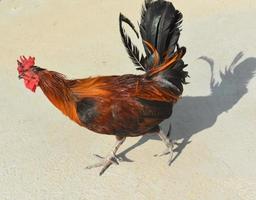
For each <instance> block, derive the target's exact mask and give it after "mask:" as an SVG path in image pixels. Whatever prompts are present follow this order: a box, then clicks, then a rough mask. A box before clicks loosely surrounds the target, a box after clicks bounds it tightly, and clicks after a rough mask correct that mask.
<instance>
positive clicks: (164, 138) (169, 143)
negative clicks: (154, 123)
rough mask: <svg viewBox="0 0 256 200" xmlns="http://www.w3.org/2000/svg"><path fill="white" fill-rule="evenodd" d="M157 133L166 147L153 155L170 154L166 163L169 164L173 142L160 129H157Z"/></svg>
mask: <svg viewBox="0 0 256 200" xmlns="http://www.w3.org/2000/svg"><path fill="white" fill-rule="evenodd" d="M157 134H158V135H159V137H160V138H161V140H162V141H163V142H164V144H165V145H166V147H167V149H166V150H165V151H164V152H163V153H161V154H158V155H155V156H164V155H167V154H170V156H169V160H168V164H169V165H171V163H172V156H173V142H172V140H170V139H169V138H168V137H167V136H166V135H165V134H164V132H163V131H162V130H159V132H158V133H157Z"/></svg>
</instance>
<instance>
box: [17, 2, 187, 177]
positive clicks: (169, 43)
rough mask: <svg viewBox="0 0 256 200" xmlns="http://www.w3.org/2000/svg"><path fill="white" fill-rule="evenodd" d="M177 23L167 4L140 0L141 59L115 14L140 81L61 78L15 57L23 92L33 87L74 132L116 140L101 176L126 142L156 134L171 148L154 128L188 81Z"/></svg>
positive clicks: (122, 18) (130, 76) (131, 78)
mask: <svg viewBox="0 0 256 200" xmlns="http://www.w3.org/2000/svg"><path fill="white" fill-rule="evenodd" d="M181 21H182V14H181V13H180V12H179V11H177V10H176V9H175V8H174V7H173V5H172V4H171V3H170V2H166V1H163V0H157V1H151V0H146V1H145V5H144V7H143V10H142V17H141V23H140V35H141V37H142V42H143V46H144V48H145V53H146V55H145V56H144V55H140V53H139V50H138V48H137V47H136V46H135V45H134V44H133V43H132V42H131V39H130V37H129V36H128V35H127V34H126V33H125V30H124V28H123V26H122V24H123V23H127V24H128V25H129V26H130V27H131V28H132V29H133V30H134V32H135V33H136V35H137V36H139V34H138V32H137V31H136V29H135V27H134V25H133V24H132V22H131V21H130V20H129V19H128V18H126V17H125V16H124V15H122V14H120V17H119V29H120V33H121V38H122V41H123V44H124V46H125V48H126V50H127V53H128V55H129V56H130V58H131V60H132V61H133V63H134V64H135V65H136V66H137V69H138V70H142V71H144V73H143V74H141V75H133V74H126V75H121V76H98V77H89V78H84V79H67V78H66V77H65V76H64V75H62V74H61V73H58V72H54V71H49V70H47V69H43V68H41V67H37V66H35V58H33V57H29V58H28V59H27V58H25V57H21V58H20V61H18V72H19V77H20V78H23V79H24V83H25V86H26V87H27V88H28V89H30V90H32V91H33V92H35V90H36V88H37V86H39V87H40V88H41V89H42V91H43V92H44V94H45V95H46V96H47V98H48V99H49V100H50V102H51V103H52V104H53V105H54V106H55V107H56V108H58V109H59V110H60V111H61V112H62V113H63V114H64V115H66V116H68V117H69V118H70V119H71V120H73V121H74V122H76V123H77V124H79V125H80V126H83V127H86V128H88V129H90V130H92V131H94V132H97V133H100V134H107V135H115V136H116V138H117V146H116V148H115V150H114V151H113V155H112V156H110V157H109V158H108V159H107V160H105V163H103V164H102V165H103V166H104V167H103V169H102V171H101V173H103V172H104V171H105V169H106V168H107V167H108V166H109V164H111V163H112V162H113V160H115V159H116V157H115V152H116V151H117V149H118V148H117V147H119V146H120V145H121V144H122V143H123V141H124V139H125V138H126V137H134V136H140V135H144V134H147V133H152V132H157V133H159V135H160V137H161V138H162V139H163V141H164V142H165V144H166V145H167V147H168V151H171V147H172V145H171V142H170V141H169V140H168V138H166V136H165V135H164V134H162V133H161V131H160V129H159V126H158V125H159V123H161V122H162V121H163V120H164V119H167V118H169V117H170V116H171V114H172V108H173V104H174V103H175V102H177V100H178V99H179V97H180V96H181V94H182V92H183V86H182V84H184V83H186V82H185V78H186V77H187V76H188V74H187V72H185V71H184V70H183V69H184V68H185V67H186V65H185V64H184V62H183V61H182V57H183V56H184V54H185V52H186V49H185V47H181V48H180V47H179V45H178V39H179V35H180V28H179V26H180V24H181ZM168 141H169V142H168ZM97 166H98V165H97Z"/></svg>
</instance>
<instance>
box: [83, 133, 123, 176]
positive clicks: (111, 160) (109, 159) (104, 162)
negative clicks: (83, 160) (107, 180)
mask: <svg viewBox="0 0 256 200" xmlns="http://www.w3.org/2000/svg"><path fill="white" fill-rule="evenodd" d="M124 141H125V137H116V143H115V145H114V148H113V150H112V151H111V153H110V154H109V155H108V156H106V157H105V158H104V157H101V156H99V155H95V156H96V157H98V158H100V160H101V161H100V162H98V163H96V164H94V165H90V166H87V167H86V169H92V168H95V167H102V169H101V171H100V175H102V174H103V173H104V172H105V171H106V169H107V168H108V167H109V166H110V165H111V164H119V163H118V161H119V158H118V157H117V156H116V152H117V150H118V149H119V147H120V146H121V145H122V144H123V143H124Z"/></svg>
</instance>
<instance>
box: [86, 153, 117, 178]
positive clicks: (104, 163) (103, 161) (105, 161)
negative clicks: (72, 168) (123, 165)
mask: <svg viewBox="0 0 256 200" xmlns="http://www.w3.org/2000/svg"><path fill="white" fill-rule="evenodd" d="M94 156H95V157H96V158H98V159H100V162H98V163H96V164H93V165H89V166H87V167H86V168H85V169H92V168H96V167H102V169H101V171H100V173H99V175H100V176H101V175H102V174H103V173H104V172H105V171H106V169H107V168H109V167H110V165H112V164H115V165H119V161H120V159H119V158H118V157H117V156H116V155H114V154H112V155H109V156H107V157H105V158H104V157H102V156H100V155H98V154H94Z"/></svg>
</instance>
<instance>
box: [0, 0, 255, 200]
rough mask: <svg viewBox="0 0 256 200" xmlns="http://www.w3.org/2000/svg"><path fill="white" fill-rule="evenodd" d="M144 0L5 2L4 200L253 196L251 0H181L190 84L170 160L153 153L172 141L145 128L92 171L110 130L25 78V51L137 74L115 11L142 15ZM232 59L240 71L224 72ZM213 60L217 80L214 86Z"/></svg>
mask: <svg viewBox="0 0 256 200" xmlns="http://www.w3.org/2000/svg"><path fill="white" fill-rule="evenodd" d="M141 3H142V1H141V0H108V1H103V0H95V1H88V0H84V1H82V0H80V1H78V0H74V1H56V0H33V1H25V0H2V1H0V27H1V32H0V36H1V42H0V47H1V48H0V49H1V53H0V94H1V95H0V110H1V115H0V199H1V200H48V199H49V200H55V199H56V200H60V199H63V200H71V199H72V200H92V199H140V200H144V199H145V200H149V199H159V200H165V199H168V200H169V199H172V200H216V199H221V200H222V199H224V200H228V199H230V200H237V199H243V200H254V199H256V170H255V169H256V148H255V144H256V134H255V128H256V125H255V122H256V121H255V119H256V118H255V114H256V106H255V102H256V92H255V89H256V79H255V78H253V72H254V71H255V69H256V58H255V56H256V51H255V50H256V42H255V41H256V34H255V32H256V23H255V17H256V14H255V9H256V3H255V1H254V0H237V1H233V0H222V1H212V0H206V1H205V0H204V1H203V0H194V1H186V0H175V1H174V3H175V5H176V7H177V8H179V9H180V10H181V11H182V12H183V14H184V23H183V32H182V37H181V42H180V44H181V45H185V46H187V49H188V53H187V55H186V57H185V61H186V62H187V63H188V64H189V68H188V69H189V72H190V76H191V78H190V79H189V81H190V82H191V84H190V85H187V86H186V87H185V93H184V97H183V99H182V100H181V101H180V102H179V103H178V104H177V106H176V108H175V114H174V116H173V118H172V121H173V122H172V126H173V133H172V136H173V138H174V139H177V140H178V142H179V143H181V144H180V145H179V147H178V149H177V155H178V156H176V159H175V161H174V163H173V165H172V166H171V167H168V166H167V158H166V157H162V158H155V157H153V155H154V154H156V153H159V152H161V151H162V150H163V149H164V145H163V144H162V143H161V142H160V141H159V139H158V138H157V137H154V136H146V137H143V138H130V139H127V140H126V142H125V144H124V145H123V146H122V148H121V152H122V153H121V156H122V157H123V158H124V159H125V160H126V161H130V162H122V163H121V164H120V165H119V166H111V167H110V169H109V170H108V171H107V172H106V173H105V174H104V175H103V176H102V177H99V176H98V173H99V169H94V170H85V169H84V168H85V166H87V165H88V164H91V163H93V162H95V159H94V158H93V156H92V154H93V153H99V154H102V155H104V154H106V153H107V152H108V151H109V149H110V147H111V146H112V145H113V142H114V138H113V137H109V136H100V135H97V134H94V133H92V132H90V131H88V130H86V129H84V128H81V127H79V126H77V125H76V124H74V123H72V122H71V121H69V120H68V119H67V118H65V117H64V116H63V115H62V114H60V112H59V111H57V110H56V109H55V108H54V107H53V106H52V105H51V104H50V103H49V102H48V100H47V99H46V97H45V96H44V95H43V94H42V92H41V91H40V89H39V90H38V91H37V92H36V94H32V93H31V92H30V91H28V90H27V89H25V87H24V85H23V83H22V82H21V81H19V80H18V79H17V71H16V58H17V57H18V56H19V55H22V54H25V55H33V56H36V58H37V60H36V61H37V65H38V66H42V67H46V68H49V69H52V70H56V71H59V72H62V73H64V74H66V75H68V76H69V77H86V76H91V75H108V74H123V73H138V72H135V68H134V66H133V64H132V63H131V62H130V60H129V59H128V56H127V54H126V52H125V50H124V48H123V46H122V43H121V40H120V36H119V32H118V14H119V12H120V11H122V12H123V13H124V14H125V15H127V16H129V17H130V18H131V19H132V21H134V22H136V21H137V19H139V13H140V7H141ZM239 52H243V53H244V56H243V57H242V58H241V54H239ZM202 56H204V57H203V59H198V58H199V57H202ZM233 61H234V62H233ZM232 62H233V67H231V68H232V71H233V73H229V72H227V73H226V74H225V75H222V76H220V75H219V73H218V72H219V70H222V71H225V68H226V67H228V68H229V66H230V64H231V63H232ZM210 65H212V66H213V68H214V76H215V79H216V80H217V81H219V82H220V85H219V86H216V85H215V87H214V88H213V92H212V93H211V90H210V80H211V71H210ZM212 86H213V84H212ZM162 126H163V127H164V129H166V128H168V126H169V124H168V121H167V122H164V123H163V125H162ZM131 161H133V162H131Z"/></svg>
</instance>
